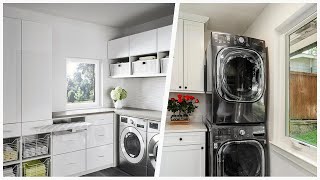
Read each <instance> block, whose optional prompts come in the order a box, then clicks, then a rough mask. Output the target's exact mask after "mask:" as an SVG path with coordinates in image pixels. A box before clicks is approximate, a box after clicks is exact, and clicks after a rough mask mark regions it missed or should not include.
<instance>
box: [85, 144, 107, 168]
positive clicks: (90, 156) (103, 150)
mask: <svg viewBox="0 0 320 180" xmlns="http://www.w3.org/2000/svg"><path fill="white" fill-rule="evenodd" d="M112 163H113V144H109V145H105V146H99V147H95V148H90V149H87V170H92V169H96V168H99V167H103V166H106V165H110V164H112Z"/></svg>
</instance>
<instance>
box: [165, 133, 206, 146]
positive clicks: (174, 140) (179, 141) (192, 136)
mask: <svg viewBox="0 0 320 180" xmlns="http://www.w3.org/2000/svg"><path fill="white" fill-rule="evenodd" d="M205 140H206V137H205V132H192V133H167V134H165V136H164V143H163V145H164V146H177V145H191V144H203V143H205Z"/></svg>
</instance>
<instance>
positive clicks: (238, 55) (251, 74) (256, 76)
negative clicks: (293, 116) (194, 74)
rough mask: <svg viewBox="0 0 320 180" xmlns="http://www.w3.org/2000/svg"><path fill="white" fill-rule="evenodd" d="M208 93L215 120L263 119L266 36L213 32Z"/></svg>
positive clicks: (234, 121) (232, 121) (214, 121)
mask: <svg viewBox="0 0 320 180" xmlns="http://www.w3.org/2000/svg"><path fill="white" fill-rule="evenodd" d="M206 53H207V56H206V57H207V60H206V66H207V76H206V82H207V86H206V87H207V88H206V91H207V94H209V96H210V98H211V102H212V103H211V104H212V105H211V107H210V110H209V111H211V112H210V113H211V115H210V117H209V119H208V120H209V121H210V122H211V123H213V124H251V123H255V124H257V123H264V122H265V119H266V102H267V96H266V94H267V93H266V89H267V88H266V86H267V78H266V77H267V72H266V66H267V65H266V64H267V60H266V48H265V42H264V41H263V40H259V39H254V38H249V37H245V36H238V35H231V34H227V33H219V32H212V33H211V41H210V42H209V44H208V47H207V52H206Z"/></svg>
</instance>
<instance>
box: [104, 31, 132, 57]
mask: <svg viewBox="0 0 320 180" xmlns="http://www.w3.org/2000/svg"><path fill="white" fill-rule="evenodd" d="M123 57H129V36H126V37H123V38H119V39H115V40H111V41H109V42H108V59H116V58H123Z"/></svg>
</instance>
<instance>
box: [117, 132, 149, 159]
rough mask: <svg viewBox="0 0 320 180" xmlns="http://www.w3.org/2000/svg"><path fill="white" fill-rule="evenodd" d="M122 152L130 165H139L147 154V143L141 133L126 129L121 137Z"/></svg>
mask: <svg viewBox="0 0 320 180" xmlns="http://www.w3.org/2000/svg"><path fill="white" fill-rule="evenodd" d="M120 142H121V150H122V153H123V155H124V156H125V158H126V159H127V160H128V161H129V162H130V163H134V164H136V163H139V162H140V161H141V160H142V159H143V156H144V153H145V143H144V141H143V138H142V136H141V134H140V133H139V131H137V129H136V128H133V127H127V128H125V129H124V130H123V131H122V133H121V137H120Z"/></svg>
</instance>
